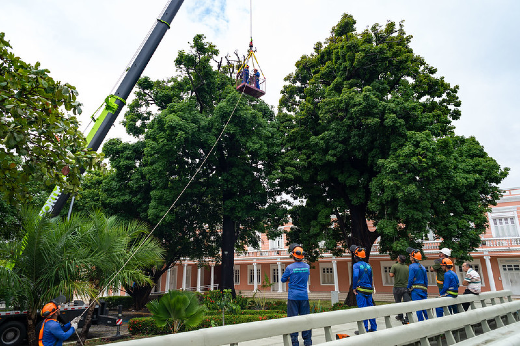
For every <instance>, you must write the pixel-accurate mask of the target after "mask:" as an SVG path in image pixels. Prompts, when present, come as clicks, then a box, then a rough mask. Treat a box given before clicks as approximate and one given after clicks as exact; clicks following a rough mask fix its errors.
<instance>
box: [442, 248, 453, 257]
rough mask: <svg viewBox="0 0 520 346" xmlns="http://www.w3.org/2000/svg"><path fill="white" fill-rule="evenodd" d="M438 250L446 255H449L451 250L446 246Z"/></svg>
mask: <svg viewBox="0 0 520 346" xmlns="http://www.w3.org/2000/svg"><path fill="white" fill-rule="evenodd" d="M440 252H442V253H443V254H445V255H446V256H448V257H450V256H451V250H450V249H448V248H447V247H445V248H442V249H441V251H440Z"/></svg>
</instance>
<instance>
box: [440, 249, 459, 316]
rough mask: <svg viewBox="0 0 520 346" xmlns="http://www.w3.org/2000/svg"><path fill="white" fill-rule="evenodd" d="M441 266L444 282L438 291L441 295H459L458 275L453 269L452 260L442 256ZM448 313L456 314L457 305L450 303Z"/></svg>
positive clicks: (455, 296) (454, 296)
mask: <svg viewBox="0 0 520 346" xmlns="http://www.w3.org/2000/svg"><path fill="white" fill-rule="evenodd" d="M441 265H442V268H443V269H444V284H443V286H442V290H441V291H440V296H441V297H452V298H457V296H458V295H459V277H458V276H457V274H455V272H454V271H453V270H452V269H453V262H452V261H451V260H450V259H449V258H444V259H443V260H442V262H441ZM448 309H449V310H450V313H451V314H452V315H453V314H456V313H457V312H459V311H458V309H457V305H455V304H454V305H450V306H449V307H448Z"/></svg>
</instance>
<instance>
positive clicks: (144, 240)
mask: <svg viewBox="0 0 520 346" xmlns="http://www.w3.org/2000/svg"><path fill="white" fill-rule="evenodd" d="M243 94H244V91H242V92H241V93H240V96H239V97H238V100H237V103H236V104H235V107H234V108H233V111H232V112H231V114H230V116H229V118H228V120H227V121H226V123H225V125H224V127H223V128H222V131H221V132H220V134H219V136H218V138H217V139H216V140H215V143H214V144H213V146H212V147H211V149H210V151H209V152H208V154H207V155H206V157H205V158H204V160H203V161H202V163H201V164H200V165H199V167H198V168H197V170H196V171H195V173H194V174H193V175H192V176H191V178H190V180H189V181H188V183H187V184H186V185H185V186H184V188H183V189H182V191H181V192H180V193H179V195H178V196H177V198H176V199H175V201H174V202H173V203H172V205H171V206H170V208H168V210H167V211H166V212H165V213H164V215H163V216H162V217H161V219H160V220H159V222H157V224H156V225H155V227H154V228H153V229H152V230H151V231H150V232H149V233H148V235H147V236H146V237H145V238H144V239H143V241H141V243H140V244H139V246H138V247H137V249H135V251H134V252H132V253H131V254H130V256H129V257H128V259H127V260H126V262H125V263H124V264H123V266H122V267H121V268H120V269H119V270H118V271H117V272H116V273H115V274H114V275H112V277H111V278H110V280H109V281H108V283H107V284H106V285H105V287H103V288H102V289H101V290H100V293H99V294H98V295H97V296H96V298H94V300H93V301H92V302H91V303H90V304H89V308H90V306H91V305H92V304H94V303H95V302H96V301H97V300H98V298H100V297H101V294H102V292H104V291H105V290H107V289H108V288H109V287H110V284H111V283H112V282H113V281H114V280H115V278H116V277H117V276H118V275H119V273H121V271H122V270H123V269H124V268H125V267H126V265H127V264H128V262H130V260H131V259H132V257H134V255H135V254H136V253H137V251H139V249H141V247H142V246H143V245H144V243H146V241H147V240H148V239H149V238H150V237H151V236H152V234H153V232H154V231H155V229H156V228H157V227H159V225H160V224H161V222H162V221H163V220H164V218H165V217H166V215H168V214H169V213H170V211H171V210H172V209H173V207H175V205H176V204H177V202H178V201H179V199H180V198H181V196H182V195H183V194H184V192H185V191H186V190H187V188H188V187H189V186H190V185H191V183H192V181H193V180H194V179H195V177H196V176H197V174H198V173H199V172H200V170H201V169H202V167H203V166H204V164H205V163H206V161H207V160H208V158H209V157H210V156H211V154H212V153H213V150H214V149H215V147H216V146H217V144H218V142H219V141H220V139H221V138H222V136H223V135H224V132H225V131H226V128H227V126H228V125H229V122H230V121H231V119H232V117H233V115H234V114H235V110H236V109H237V107H238V104H239V102H240V100H241V99H242V95H243ZM87 310H88V309H85V310H84V311H83V312H82V313H81V315H79V316H80V319H81V316H83V315H84V314H85V312H87ZM76 335H77V336H78V340H79V341H80V343H81V345H83V342H81V338H80V337H79V334H78V331H77V330H76Z"/></svg>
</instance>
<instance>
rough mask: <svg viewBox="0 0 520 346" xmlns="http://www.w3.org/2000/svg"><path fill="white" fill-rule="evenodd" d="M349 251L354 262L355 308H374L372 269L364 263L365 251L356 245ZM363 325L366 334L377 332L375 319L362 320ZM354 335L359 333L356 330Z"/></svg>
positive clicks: (353, 287) (353, 286)
mask: <svg viewBox="0 0 520 346" xmlns="http://www.w3.org/2000/svg"><path fill="white" fill-rule="evenodd" d="M350 251H351V252H352V254H353V255H354V262H355V263H354V265H353V266H352V271H353V276H352V289H353V290H354V294H355V295H356V302H357V306H358V307H359V308H364V307H367V306H374V299H373V298H372V293H373V292H374V284H373V280H372V267H370V264H368V263H366V262H365V258H366V253H365V249H363V248H362V247H360V246H357V245H352V246H351V247H350ZM368 321H370V329H369V328H368ZM363 323H364V325H365V330H366V331H367V332H375V331H376V330H377V324H376V319H375V318H371V319H370V320H364V321H363ZM355 334H359V332H358V331H357V330H356V332H355Z"/></svg>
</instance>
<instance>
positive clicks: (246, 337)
mask: <svg viewBox="0 0 520 346" xmlns="http://www.w3.org/2000/svg"><path fill="white" fill-rule="evenodd" d="M511 301H512V299H511V291H494V292H484V293H481V294H480V295H473V294H468V295H461V296H459V297H457V298H448V297H446V298H433V299H426V300H420V301H411V302H406V303H398V304H388V305H379V306H371V307H366V308H362V309H349V310H338V311H331V312H323V313H319V314H310V315H305V316H296V317H290V318H284V319H276V320H267V321H258V322H250V323H242V324H236V325H229V326H223V327H213V328H205V329H200V330H195V331H191V332H184V333H179V334H170V335H163V336H157V337H152V338H147V339H139V340H131V341H125V342H121V343H118V346H137V345H140V346H148V345H150V346H151V345H153V346H170V345H183V346H184V345H192V346H219V345H231V346H237V345H238V344H239V343H240V342H245V341H251V340H258V339H263V338H267V337H272V336H277V335H280V336H281V337H282V338H283V342H284V346H290V345H291V340H290V333H294V332H301V331H302V330H307V329H320V328H323V329H324V332H325V340H326V342H333V340H334V339H335V336H334V335H333V333H332V326H336V325H340V324H344V323H352V322H357V326H358V330H359V332H360V334H361V335H360V336H364V335H363V334H366V333H365V328H364V326H363V320H366V319H370V318H377V317H384V318H385V325H386V328H387V329H384V330H380V331H377V332H376V333H369V334H366V335H367V336H369V337H370V336H374V335H376V334H379V333H380V332H385V331H388V330H390V329H400V328H401V327H394V328H392V325H391V323H390V318H391V316H392V315H397V314H399V313H406V314H407V316H408V318H409V320H410V321H411V322H412V324H410V325H408V326H415V325H417V326H418V327H417V330H424V327H425V324H424V323H425V322H430V320H431V321H434V320H441V318H439V319H437V318H434V316H433V312H432V311H433V310H434V309H435V308H437V307H443V309H444V310H445V313H446V315H449V311H448V306H450V305H454V304H457V305H459V310H460V311H463V309H462V306H461V304H462V303H470V304H471V309H472V310H470V311H468V312H464V313H460V314H457V315H454V316H445V317H443V318H442V321H440V324H442V325H444V324H446V323H447V322H448V321H449V320H446V318H460V317H462V316H463V315H465V314H468V313H470V312H471V313H478V312H479V311H480V310H484V309H487V308H495V307H499V308H500V307H502V306H503V305H504V306H505V305H509V304H512V303H510V302H511ZM475 302H480V304H481V305H482V308H477V307H476V305H475ZM499 303H500V304H499ZM503 303H507V304H503ZM515 303H516V302H515ZM518 303H520V301H519V302H518ZM515 306H516V305H515ZM417 310H427V313H428V316H429V317H430V320H428V321H425V322H420V323H413V322H416V318H415V311H417ZM493 311H494V310H493ZM497 311H501V310H497ZM511 316H513V315H511ZM513 318H518V314H516V316H514V317H513ZM511 323H513V320H511ZM402 327H407V326H402ZM414 330H415V329H414ZM421 335H422V334H421ZM355 338H356V339H357V338H358V336H356V337H355ZM351 339H354V338H351ZM347 340H348V339H347ZM382 345H386V344H382Z"/></svg>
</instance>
